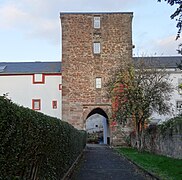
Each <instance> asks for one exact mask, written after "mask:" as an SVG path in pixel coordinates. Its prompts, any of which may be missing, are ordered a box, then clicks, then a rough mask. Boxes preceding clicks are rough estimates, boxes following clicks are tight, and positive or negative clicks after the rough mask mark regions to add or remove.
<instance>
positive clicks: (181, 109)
mask: <svg viewBox="0 0 182 180" xmlns="http://www.w3.org/2000/svg"><path fill="white" fill-rule="evenodd" d="M176 112H177V114H181V113H182V101H176Z"/></svg>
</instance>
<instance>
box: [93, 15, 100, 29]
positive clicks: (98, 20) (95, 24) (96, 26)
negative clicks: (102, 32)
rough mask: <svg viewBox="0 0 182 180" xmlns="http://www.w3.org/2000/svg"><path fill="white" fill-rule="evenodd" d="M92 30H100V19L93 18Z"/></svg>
mask: <svg viewBox="0 0 182 180" xmlns="http://www.w3.org/2000/svg"><path fill="white" fill-rule="evenodd" d="M94 28H96V29H99V28H100V17H98V16H97V17H94Z"/></svg>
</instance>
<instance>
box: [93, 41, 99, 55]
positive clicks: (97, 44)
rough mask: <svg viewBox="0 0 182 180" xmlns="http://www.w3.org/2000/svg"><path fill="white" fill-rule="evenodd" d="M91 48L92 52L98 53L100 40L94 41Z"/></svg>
mask: <svg viewBox="0 0 182 180" xmlns="http://www.w3.org/2000/svg"><path fill="white" fill-rule="evenodd" d="M93 50H94V54H100V42H94V44H93Z"/></svg>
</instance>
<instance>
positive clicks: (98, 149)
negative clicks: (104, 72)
mask: <svg viewBox="0 0 182 180" xmlns="http://www.w3.org/2000/svg"><path fill="white" fill-rule="evenodd" d="M68 179H71V180H110V179H112V180H145V179H148V178H146V177H145V176H144V174H143V173H141V171H140V170H139V169H138V168H136V166H135V165H133V164H132V163H130V162H129V161H128V160H127V159H125V158H124V157H122V156H120V155H118V154H117V153H116V152H115V151H114V150H113V149H112V148H110V147H109V146H107V145H94V144H93V145H92V144H88V145H87V147H86V149H85V152H84V154H83V157H82V159H81V162H80V163H79V164H78V165H77V167H76V169H75V170H74V172H73V174H72V176H71V177H70V178H68Z"/></svg>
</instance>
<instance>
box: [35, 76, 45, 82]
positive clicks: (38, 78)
mask: <svg viewBox="0 0 182 180" xmlns="http://www.w3.org/2000/svg"><path fill="white" fill-rule="evenodd" d="M44 78H45V77H44V75H43V74H34V75H33V84H44V81H45V79H44Z"/></svg>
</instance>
